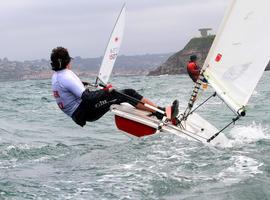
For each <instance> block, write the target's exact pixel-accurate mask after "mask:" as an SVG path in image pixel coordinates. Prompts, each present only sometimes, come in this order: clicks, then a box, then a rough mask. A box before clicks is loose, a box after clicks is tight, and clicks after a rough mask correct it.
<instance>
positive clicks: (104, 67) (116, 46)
mask: <svg viewBox="0 0 270 200" xmlns="http://www.w3.org/2000/svg"><path fill="white" fill-rule="evenodd" d="M125 13H126V6H125V4H124V5H123V7H122V9H121V12H120V14H119V16H118V18H117V21H116V23H115V26H114V29H113V31H112V33H111V36H110V39H109V42H108V45H107V48H106V50H105V54H104V57H103V60H102V63H101V66H100V69H99V73H98V80H100V81H101V82H102V83H103V84H105V85H106V84H107V83H108V81H109V78H110V75H111V72H112V69H113V66H114V63H115V60H116V58H117V56H118V53H119V50H120V45H121V43H122V40H123V35H124V26H125V16H126V14H125ZM98 80H97V81H98Z"/></svg>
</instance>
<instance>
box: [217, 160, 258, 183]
mask: <svg viewBox="0 0 270 200" xmlns="http://www.w3.org/2000/svg"><path fill="white" fill-rule="evenodd" d="M230 160H231V161H233V164H232V165H231V166H230V167H228V168H226V169H224V170H223V171H222V172H220V173H219V174H218V177H219V179H222V182H224V183H225V184H229V185H230V184H235V183H238V182H240V181H241V180H242V179H245V178H248V177H253V176H254V175H255V174H262V173H263V172H262V171H261V170H260V169H259V167H261V166H262V165H263V163H259V162H257V161H256V160H255V159H253V158H250V157H247V156H242V155H240V156H233V157H232V158H231V159H230Z"/></svg>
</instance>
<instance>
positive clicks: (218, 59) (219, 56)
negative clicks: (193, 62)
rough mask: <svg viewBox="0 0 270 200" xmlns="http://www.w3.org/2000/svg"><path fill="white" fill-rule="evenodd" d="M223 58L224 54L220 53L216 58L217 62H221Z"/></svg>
mask: <svg viewBox="0 0 270 200" xmlns="http://www.w3.org/2000/svg"><path fill="white" fill-rule="evenodd" d="M221 58H222V54H220V53H218V54H217V56H216V58H215V61H216V62H219V61H220V60H221Z"/></svg>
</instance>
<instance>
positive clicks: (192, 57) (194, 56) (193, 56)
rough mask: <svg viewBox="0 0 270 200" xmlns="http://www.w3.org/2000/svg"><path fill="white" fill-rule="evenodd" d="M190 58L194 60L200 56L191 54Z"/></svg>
mask: <svg viewBox="0 0 270 200" xmlns="http://www.w3.org/2000/svg"><path fill="white" fill-rule="evenodd" d="M189 59H190V61H192V62H194V61H196V60H197V59H198V58H197V56H196V55H195V54H194V55H191V56H190V57H189Z"/></svg>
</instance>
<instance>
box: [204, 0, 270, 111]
mask: <svg viewBox="0 0 270 200" xmlns="http://www.w3.org/2000/svg"><path fill="white" fill-rule="evenodd" d="M269 21H270V1H269V0H259V1H255V0H233V1H232V4H231V6H230V8H229V9H228V11H227V13H226V15H225V17H224V19H223V22H222V24H221V27H220V29H219V32H218V33H217V35H216V38H215V40H214V42H213V44H212V47H211V50H210V52H209V54H208V56H207V59H206V61H205V63H204V66H203V69H205V72H204V75H205V77H206V79H207V80H208V81H209V83H210V84H211V85H212V87H213V88H214V89H215V90H216V92H217V94H218V95H219V96H220V97H221V98H222V99H223V100H224V101H225V102H226V103H227V104H228V105H229V106H230V107H231V108H232V109H233V110H234V111H235V112H237V113H238V114H240V112H241V111H242V110H244V109H245V106H246V104H247V102H248V100H249V98H250V96H251V95H252V93H253V90H254V89H255V87H256V85H257V83H258V81H259V79H260V78H261V76H262V74H263V72H264V70H265V67H266V66H267V63H268V62H269V59H270V52H269V46H270V26H269Z"/></svg>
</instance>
